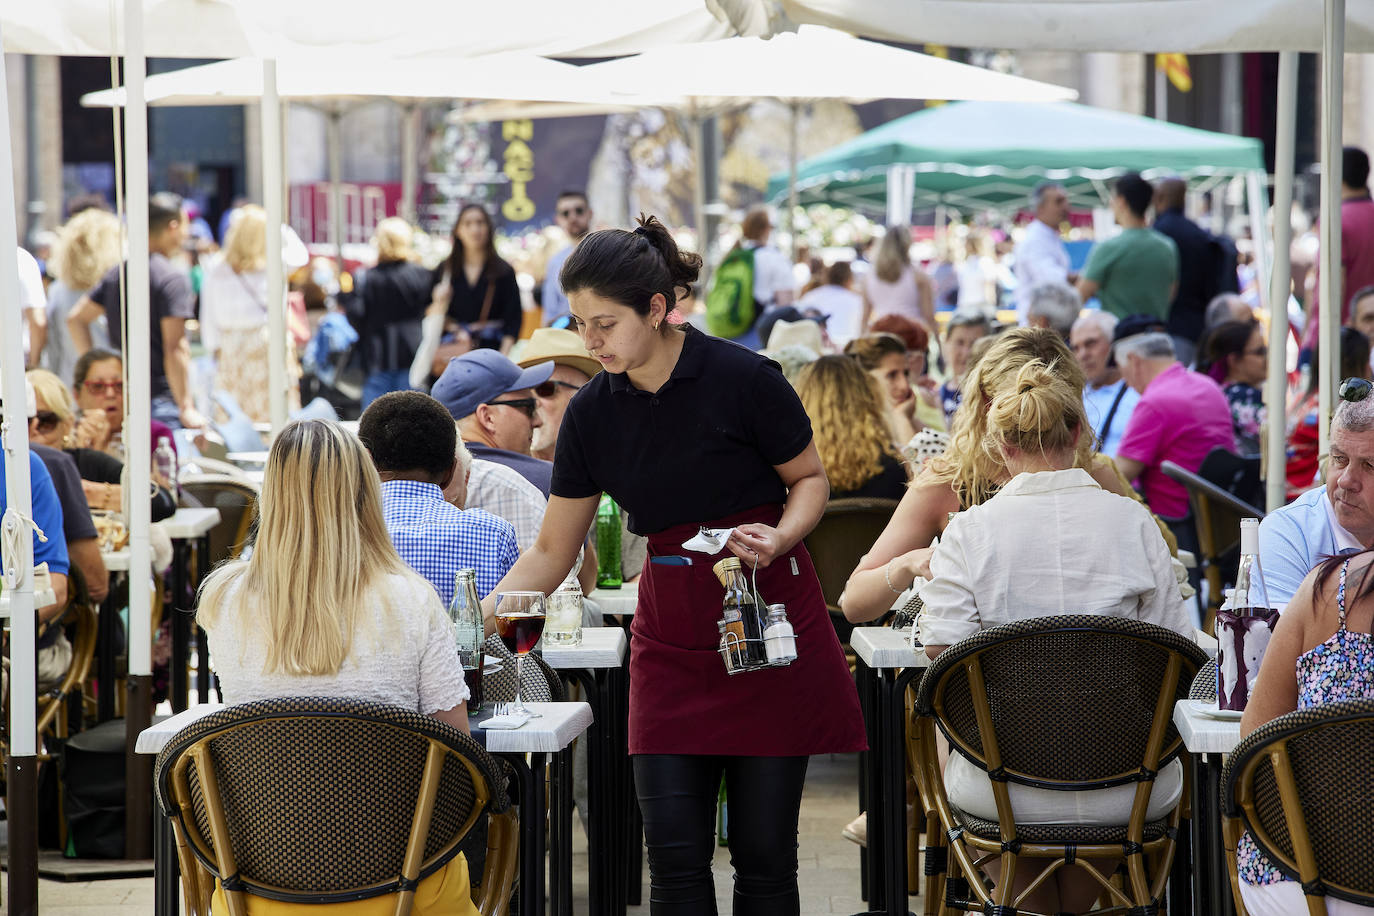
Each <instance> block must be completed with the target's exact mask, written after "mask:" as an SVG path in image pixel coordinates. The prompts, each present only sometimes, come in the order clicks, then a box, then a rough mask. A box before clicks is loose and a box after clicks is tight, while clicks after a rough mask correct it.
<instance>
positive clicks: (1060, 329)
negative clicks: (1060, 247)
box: [1025, 282, 1083, 341]
mask: <svg viewBox="0 0 1374 916" xmlns="http://www.w3.org/2000/svg"><path fill="white" fill-rule="evenodd" d="M1082 308H1083V303H1082V302H1081V301H1080V300H1079V298H1078V291H1077V290H1075V289H1074V288H1073V287H1072V286H1070V285H1069V284H1067V283H1063V282H1052V283H1040V284H1037V285H1036V286H1035V288H1034V289H1032V290H1031V291H1030V306H1029V307H1028V308H1027V310H1026V316H1025V317H1026V323H1027V324H1028V325H1030V326H1031V327H1033V328H1051V329H1052V330H1054V331H1055V333H1057V334H1058V335H1059V336H1060V337H1062V338H1064V340H1066V341H1067V340H1068V339H1069V334H1070V333H1071V332H1072V331H1073V323H1074V321H1076V320H1077V319H1078V313H1079V312H1080V311H1082Z"/></svg>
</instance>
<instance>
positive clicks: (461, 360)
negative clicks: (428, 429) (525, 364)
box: [429, 350, 554, 420]
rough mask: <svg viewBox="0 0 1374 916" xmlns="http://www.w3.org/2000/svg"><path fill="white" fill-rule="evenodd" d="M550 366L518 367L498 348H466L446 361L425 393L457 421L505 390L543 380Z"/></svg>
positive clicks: (549, 374)
mask: <svg viewBox="0 0 1374 916" xmlns="http://www.w3.org/2000/svg"><path fill="white" fill-rule="evenodd" d="M553 369H554V364H553V362H552V361H549V362H547V363H540V364H539V365H537V366H530V367H529V368H528V369H521V368H520V367H519V366H517V365H516V364H515V363H514V362H512V361H511V360H510V359H509V358H508V357H506V356H503V355H502V354H501V352H500V351H499V350H470V351H468V352H467V353H464V354H463V355H462V356H455V357H454V358H453V359H451V360H449V361H448V366H447V367H445V369H444V374H443V375H441V376H439V378H438V380H437V381H435V383H434V387H433V388H431V389H430V392H429V393H430V394H431V395H433V396H434V399H435V400H436V401H438V402H439V403H441V404H443V405H444V406H445V407H447V408H448V412H449V413H450V414H452V415H453V419H455V420H461V419H463V418H464V417H469V416H472V415H473V414H474V413H476V412H477V407H478V406H479V405H481V404H485V403H487V402H488V401H494V400H496V399H497V398H499V397H500V396H501V395H503V394H505V393H506V392H508V391H520V390H522V389H525V388H533V387H534V386H536V385H540V384H543V383H544V382H547V381H548V380H549V376H551V375H553Z"/></svg>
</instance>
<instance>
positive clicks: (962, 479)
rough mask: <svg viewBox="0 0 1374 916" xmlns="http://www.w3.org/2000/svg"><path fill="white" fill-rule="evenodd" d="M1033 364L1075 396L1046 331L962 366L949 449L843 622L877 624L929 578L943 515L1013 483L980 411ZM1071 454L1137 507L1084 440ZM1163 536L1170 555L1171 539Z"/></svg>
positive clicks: (860, 579)
mask: <svg viewBox="0 0 1374 916" xmlns="http://www.w3.org/2000/svg"><path fill="white" fill-rule="evenodd" d="M1033 361H1038V362H1040V363H1041V364H1043V365H1044V366H1046V367H1049V371H1050V374H1052V375H1053V376H1054V377H1055V378H1056V379H1057V380H1059V381H1060V382H1062V383H1063V384H1064V385H1066V386H1067V387H1068V388H1069V389H1070V390H1072V391H1074V392H1076V393H1077V394H1078V395H1081V394H1082V391H1083V385H1084V376H1083V370H1082V369H1081V368H1080V367H1079V365H1078V362H1077V361H1076V360H1075V359H1074V358H1073V354H1072V353H1070V352H1069V348H1068V346H1067V345H1066V344H1065V343H1064V341H1063V339H1062V338H1061V337H1060V336H1059V335H1058V334H1056V333H1054V332H1053V331H1051V330H1049V329H1047V328H1014V329H1012V330H1010V331H1005V332H1003V333H1001V334H999V335H997V337H996V338H995V339H993V340H992V342H991V344H990V345H989V346H988V348H987V350H986V351H984V352H983V353H982V354H981V355H980V356H979V357H978V358H977V360H976V361H974V362H971V363H970V365H969V369H968V375H967V378H966V380H965V384H964V391H965V392H967V393H968V395H969V396H968V397H966V398H965V399H964V402H963V403H962V404H961V405H960V407H959V409H958V410H957V411H956V412H955V414H954V423H953V426H952V428H951V430H950V443H949V448H948V449H946V451H945V454H944V455H943V456H941V457H940V458H935V459H932V460H930V461H929V462H928V463H927V464H926V466H925V469H924V470H923V471H922V472H921V474H920V475H919V476H917V478H916V480H914V481H913V482H912V484H911V486H910V487H909V488H908V489H907V492H906V495H905V496H903V497H902V501H901V503H900V505H898V506H897V511H896V512H895V513H894V514H893V516H892V521H890V522H889V523H888V525H887V527H886V528H885V529H884V530H883V533H882V534H881V535H879V537H878V540H877V541H875V542H874V544H873V547H872V548H871V549H870V550H869V551H868V553H867V554H866V555H865V556H864V558H863V559H862V560H860V561H859V565H858V567H857V568H856V569H855V570H854V572H853V573H851V574H850V577H849V581H848V583H846V585H845V592H844V595H843V596H842V597H841V600H840V604H841V607H842V608H843V609H844V614H845V617H847V618H848V619H849V620H851V621H853V622H855V623H860V622H863V621H868V620H876V619H877V618H878V617H881V616H882V615H883V614H884V613H886V612H887V611H888V609H889V608H891V607H892V602H893V601H894V600H895V599H896V598H897V596H898V595H899V594H901V593H902V592H903V591H905V590H906V589H907V588H909V587H910V586H911V585H912V583H913V582H914V581H915V580H916V578H918V577H925V578H928V577H929V575H930V565H929V564H930V557H931V554H932V553H933V548H932V547H931V542H932V541H933V540H934V539H935V538H936V537H937V536H939V535H940V534H941V533H942V532H943V531H944V530H945V526H946V525H947V524H948V521H949V517H950V514H951V513H955V512H960V511H962V510H964V509H968V508H969V507H971V506H976V505H979V504H981V503H984V502H987V501H988V500H989V499H990V498H991V497H992V496H993V494H995V493H996V492H997V491H998V490H999V489H1000V488H1001V487H1002V486H1003V485H1004V484H1006V483H1007V482H1008V481H1009V480H1011V478H1012V477H1014V476H1015V475H1014V474H1013V473H1011V472H1010V470H1009V468H1008V467H1007V466H1006V463H1005V461H1004V460H1003V459H1002V457H1001V456H1000V455H999V454H998V453H996V452H995V451H994V452H989V451H987V450H985V449H984V448H983V446H982V443H983V441H984V437H985V435H986V434H987V432H988V430H989V412H988V410H987V405H989V404H990V403H991V402H992V400H993V398H994V397H995V396H996V395H997V394H998V393H1000V392H1002V391H1003V390H1004V389H1006V388H1008V387H1009V386H1013V385H1014V384H1015V382H1016V379H1017V374H1018V373H1019V372H1020V370H1021V369H1022V368H1023V367H1024V366H1026V365H1027V364H1028V363H1030V362H1033ZM1080 400H1081V397H1080ZM1072 453H1073V459H1074V463H1073V465H1072V466H1073V467H1077V468H1082V469H1083V470H1085V471H1086V472H1087V473H1088V474H1089V476H1091V477H1092V479H1093V480H1095V481H1096V482H1097V483H1098V484H1099V485H1100V486H1101V487H1102V488H1103V489H1104V490H1107V491H1108V492H1111V493H1116V494H1119V495H1121V496H1126V497H1130V498H1132V499H1135V500H1136V501H1137V502H1139V498H1138V497H1137V496H1136V495H1135V491H1133V490H1132V489H1131V488H1130V485H1129V484H1128V483H1127V482H1126V481H1125V480H1123V479H1122V478H1121V475H1120V474H1119V473H1118V472H1117V470H1116V467H1115V465H1113V464H1112V462H1111V459H1110V458H1107V457H1105V456H1103V455H1099V454H1096V453H1094V451H1093V448H1092V436H1091V435H1087V436H1082V437H1080V438H1079V439H1077V440H1076V441H1075V445H1074V448H1073V450H1072ZM1142 505H1143V504H1142ZM1162 536H1163V537H1164V540H1165V543H1166V544H1168V546H1169V550H1170V552H1172V551H1173V550H1174V547H1175V545H1174V544H1173V542H1172V535H1169V534H1167V533H1164V534H1162Z"/></svg>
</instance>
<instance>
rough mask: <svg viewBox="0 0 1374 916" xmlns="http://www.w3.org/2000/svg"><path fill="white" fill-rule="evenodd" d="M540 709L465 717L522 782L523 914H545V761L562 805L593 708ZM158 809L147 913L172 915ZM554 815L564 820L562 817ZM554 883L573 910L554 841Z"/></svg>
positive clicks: (176, 724)
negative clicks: (501, 721) (515, 716)
mask: <svg viewBox="0 0 1374 916" xmlns="http://www.w3.org/2000/svg"><path fill="white" fill-rule="evenodd" d="M526 705H528V706H529V708H530V709H532V710H533V711H535V712H537V713H539V714H540V715H539V717H538V718H534V719H530V720H529V721H528V722H526V723H525V724H524V725H522V726H520V727H519V728H511V729H492V730H491V731H487V730H485V729H482V728H480V727H479V726H480V724H481V721H482V719H484V718H487V717H489V715H490V711H489V710H484V711H483V712H484V713H485V715H484V714H482V713H479V714H476V715H474V716H473V718H472V719H471V722H472V725H473V728H472V737H473V738H475V739H476V740H477V741H478V743H480V744H482V745H483V746H484V747H486V749H487V751H488V753H491V754H494V755H496V756H498V757H501V758H502V759H504V760H506V761H508V762H509V763H511V764H512V766H513V767H514V768H515V770H516V773H517V774H518V776H519V779H520V788H519V792H520V912H521V914H522V916H543V913H544V898H545V890H544V857H545V845H546V844H545V835H544V778H545V771H546V768H547V763H548V758H549V756H550V755H552V756H553V757H554V758H555V761H554V768H553V777H554V778H553V781H552V785H553V791H554V793H555V796H556V799H557V800H558V801H561V802H566V801H568V800H569V798H570V796H571V786H570V784H569V773H568V765H567V756H568V755H567V747H568V745H569V744H571V743H572V741H573V739H574V738H576V737H577V736H578V735H580V734H582V733H583V732H584V731H586V730H587V727H588V726H589V725H591V724H592V710H591V707H590V706H589V705H587V704H586V703H529V704H526ZM223 708H224V707H223V706H222V705H220V704H217V703H206V704H204V705H201V706H193V707H191V708H189V709H187V710H185V711H184V712H180V713H178V714H176V715H174V716H171V717H169V718H166V719H163V720H162V721H160V722H157V723H155V724H153V725H152V727H150V728H147V729H145V730H143V731H142V732H140V733H139V736H138V743H137V744H136V745H135V752H136V753H139V754H157V753H159V752H161V750H162V749H163V747H165V746H166V745H167V743H168V742H169V741H171V739H172V737H173V736H175V735H176V734H177V732H179V731H181V730H182V729H183V728H186V727H187V726H188V725H191V724H193V723H194V722H196V721H198V720H200V719H202V718H204V717H205V716H208V715H209V714H210V713H212V712H216V711H217V710H220V709H223ZM155 807H156V809H157V825H156V828H155V829H154V838H153V883H154V895H153V912H154V914H155V916H176V914H177V912H178V907H179V905H180V894H181V889H180V887H179V886H178V884H179V879H180V869H179V866H178V865H177V854H176V837H175V835H174V834H173V832H172V822H171V818H169V817H167V815H166V814H165V813H163V811H162V806H161V805H156V806H155ZM554 812H555V813H554V818H555V822H554V826H553V833H554V836H555V837H558V836H560V835H563V834H566V835H567V836H568V837H569V838H570V837H571V833H572V829H571V826H570V825H569V824H568V823H567V822H566V818H569V817H571V806H570V805H567V804H562V805H560V804H558V803H556V804H555V805H554ZM560 818H561V819H563V821H560ZM550 872H551V878H552V884H553V885H554V887H553V898H554V899H553V912H554V913H555V914H557V916H568V914H571V913H572V845H571V843H570V842H569V843H562V842H559V841H557V840H556V841H555V849H554V857H553V861H552V862H551V866H550Z"/></svg>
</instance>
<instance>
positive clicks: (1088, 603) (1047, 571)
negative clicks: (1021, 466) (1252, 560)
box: [918, 468, 1193, 646]
mask: <svg viewBox="0 0 1374 916" xmlns="http://www.w3.org/2000/svg"><path fill="white" fill-rule="evenodd" d="M930 571H931V579H930V581H929V582H927V583H926V584H925V585H923V586H921V599H922V600H923V601H924V602H925V610H924V611H923V612H922V613H921V616H920V618H919V622H918V623H919V627H920V635H921V642H922V643H923V644H925V645H927V646H947V645H952V644H954V643H956V642H958V641H959V640H961V639H964V638H966V637H968V636H972V635H974V634H975V633H977V632H979V631H980V630H984V629H987V628H989V627H994V626H998V625H999V624H1004V623H1011V622H1013V621H1017V620H1026V619H1029V618H1033V617H1048V616H1051V615H1054V614H1104V615H1111V616H1116V617H1128V618H1133V619H1136V620H1143V621H1145V622H1147V623H1153V624H1158V625H1159V626H1162V627H1166V628H1168V629H1170V630H1173V631H1174V632H1176V633H1178V634H1180V635H1182V636H1184V637H1187V638H1189V639H1191V638H1192V634H1193V624H1192V620H1191V618H1190V617H1189V615H1188V613H1187V611H1186V610H1185V608H1184V604H1183V598H1182V596H1181V595H1180V594H1179V589H1178V583H1177V581H1176V580H1175V577H1174V572H1173V566H1172V563H1171V561H1170V557H1169V548H1168V546H1167V545H1166V544H1165V543H1164V537H1163V535H1161V534H1160V532H1159V527H1158V526H1157V525H1156V524H1155V521H1154V519H1153V518H1152V517H1151V515H1150V513H1149V511H1148V510H1147V509H1145V507H1144V506H1142V505H1140V504H1139V503H1137V502H1135V501H1134V500H1131V499H1128V498H1126V497H1125V496H1118V495H1117V494H1115V493H1110V492H1108V491H1106V490H1103V489H1102V488H1101V487H1100V486H1099V485H1098V484H1097V481H1095V480H1093V479H1092V477H1091V476H1090V475H1089V474H1088V472H1087V471H1084V470H1082V469H1081V468H1070V469H1069V470H1065V471H1044V472H1041V473H1034V474H1018V475H1017V476H1016V477H1014V478H1012V480H1011V481H1010V482H1009V483H1008V484H1007V485H1006V486H1005V487H1003V488H1002V489H1001V491H1000V492H998V494H997V495H996V496H994V497H993V498H992V499H990V500H988V501H987V502H986V503H983V504H982V505H980V506H974V507H972V508H970V509H968V510H967V511H965V512H961V513H959V514H958V515H956V516H955V517H954V519H953V520H952V521H951V522H950V524H949V527H948V528H946V529H945V533H944V535H943V536H942V537H941V539H940V544H939V546H938V547H936V549H935V553H934V555H933V556H932V557H931V560H930Z"/></svg>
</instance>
